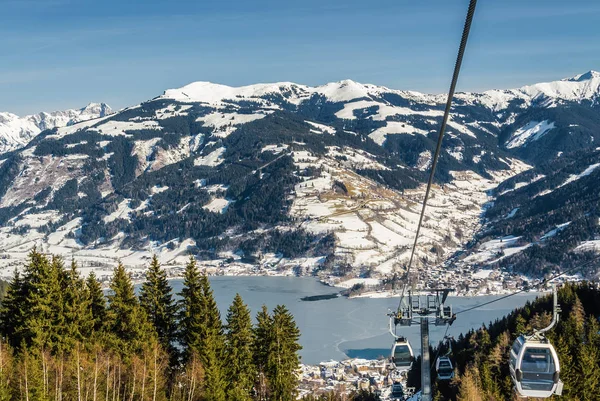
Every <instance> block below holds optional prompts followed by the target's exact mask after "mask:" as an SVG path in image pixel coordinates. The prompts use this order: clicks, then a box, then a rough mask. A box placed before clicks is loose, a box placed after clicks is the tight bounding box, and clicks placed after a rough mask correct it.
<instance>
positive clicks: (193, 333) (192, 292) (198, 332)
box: [178, 256, 205, 362]
mask: <svg viewBox="0 0 600 401" xmlns="http://www.w3.org/2000/svg"><path fill="white" fill-rule="evenodd" d="M179 296H180V298H181V299H180V301H179V304H178V309H179V319H178V320H179V333H178V337H179V342H180V343H181V345H182V348H183V353H184V362H188V361H189V360H190V359H191V357H192V355H194V354H198V353H199V352H200V348H201V346H202V338H201V337H202V326H203V323H204V315H205V311H204V304H203V297H202V287H201V285H200V272H199V271H198V267H197V265H196V260H195V259H194V257H193V256H190V260H189V262H188V264H187V265H186V267H185V272H184V273H183V288H182V290H181V292H180V293H179Z"/></svg>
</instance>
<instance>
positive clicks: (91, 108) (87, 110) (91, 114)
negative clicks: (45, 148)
mask: <svg viewBox="0 0 600 401" xmlns="http://www.w3.org/2000/svg"><path fill="white" fill-rule="evenodd" d="M111 113H112V110H111V108H110V107H109V106H108V105H107V104H105V103H90V104H88V105H87V106H86V107H84V108H82V109H76V110H74V109H69V110H64V111H54V112H51V113H46V112H41V113H38V114H32V115H28V116H24V117H19V116H17V115H15V114H12V113H3V112H0V153H4V152H8V151H11V150H15V149H17V148H20V147H23V146H24V145H26V144H27V143H29V141H31V139H33V137H35V136H36V135H37V134H39V133H40V132H42V131H44V130H47V129H52V128H54V127H64V126H67V125H72V124H74V123H76V122H79V121H84V120H91V119H93V118H98V117H103V116H106V115H109V114H111Z"/></svg>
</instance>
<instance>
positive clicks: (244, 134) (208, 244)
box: [0, 73, 596, 276]
mask: <svg viewBox="0 0 600 401" xmlns="http://www.w3.org/2000/svg"><path fill="white" fill-rule="evenodd" d="M595 79H596V75H595V74H593V73H590V74H587V75H586V74H582V75H581V76H579V77H577V79H574V81H565V82H567V85H571V84H573V85H588V86H589V85H592V86H593V84H594V82H593V81H594V80H595ZM561 82H562V81H561ZM563 86H564V85H559V86H558V87H560V88H562V87H563ZM563 89H564V88H563ZM561 90H562V89H561ZM590 90H591V89H590ZM559 92H560V91H559ZM563 92H564V90H563ZM563 92H560V93H563ZM557 93H558V92H557ZM581 93H585V94H588V92H586V91H582V92H581ZM536 96H538V95H536ZM544 96H546V95H544ZM561 96H562V95H561ZM565 96H566V95H565ZM538 97H539V96H538ZM569 99H571V98H569ZM445 100H446V99H445V95H426V94H420V93H417V92H410V91H399V90H391V89H388V88H385V87H380V86H375V85H368V84H360V83H357V82H354V81H350V80H344V81H340V82H333V83H329V84H326V85H322V86H317V87H310V86H306V85H297V84H294V83H289V82H283V83H273V84H257V85H249V86H244V87H239V88H234V87H230V86H226V85H218V84H213V83H209V82H195V83H192V84H189V85H186V86H184V87H182V88H178V89H169V90H167V91H165V92H164V94H163V95H162V96H159V97H157V98H154V99H152V100H150V101H147V102H143V103H140V104H139V105H136V106H133V107H129V108H126V109H123V110H121V111H119V112H118V113H115V114H110V115H106V114H105V112H103V111H102V110H101V108H100V109H99V108H98V107H89V109H88V110H87V111H86V112H83V111H81V113H80V115H85V116H86V117H95V118H93V119H91V120H86V121H82V122H76V121H77V120H76V118H75V117H72V118H71V120H69V121H68V122H64V121H65V119H66V118H67V117H68V116H62V117H60V116H56V118H55V120H54V122H53V123H54V124H57V125H58V124H62V125H64V126H63V127H61V128H57V129H55V130H53V131H51V132H47V133H45V134H44V136H43V137H39V138H38V140H36V141H35V142H34V143H30V144H29V145H28V146H25V148H23V149H19V150H18V151H17V152H15V153H14V154H10V155H8V156H7V158H6V159H4V160H2V161H0V169H1V171H3V172H5V177H7V178H5V179H3V180H0V221H1V222H2V225H1V226H0V252H4V253H7V254H8V255H10V257H11V258H13V259H7V260H9V261H10V263H12V262H14V261H15V260H16V259H18V258H20V257H21V256H23V255H26V252H27V250H28V249H30V248H31V247H32V246H33V245H35V244H38V245H40V246H41V247H42V248H44V247H45V248H44V249H47V250H50V251H52V252H58V253H61V252H62V253H64V254H73V255H75V256H77V257H81V258H84V259H85V255H94V256H93V258H90V259H85V260H89V261H90V263H105V262H106V263H112V261H114V258H115V257H117V256H115V255H120V256H124V255H137V256H135V257H134V256H131V261H132V262H135V263H137V262H139V260H137V259H135V258H136V257H137V258H142V259H143V258H145V257H147V256H148V255H149V253H150V252H151V251H152V250H153V249H157V248H160V247H164V248H161V249H166V250H165V252H166V253H165V254H166V255H167V254H168V255H169V257H171V256H173V255H175V256H173V259H169V260H170V261H172V260H179V259H181V258H180V257H181V256H185V255H186V254H187V253H188V252H190V253H195V254H197V255H201V256H202V257H203V258H205V259H206V260H211V261H212V262H211V263H215V264H217V265H218V263H221V262H222V261H224V260H231V259H233V260H239V259H241V258H243V259H244V260H251V261H252V263H253V266H255V265H260V266H263V267H267V268H277V269H281V270H286V269H289V268H291V267H294V268H295V267H299V268H302V269H304V270H306V271H309V272H310V271H312V269H315V268H317V267H318V266H321V265H322V264H324V263H325V262H324V259H325V258H326V257H327V256H333V258H334V262H331V261H330V259H327V260H328V262H327V263H333V265H327V267H326V269H329V270H327V271H328V272H331V271H335V269H338V268H340V266H350V268H351V269H352V274H366V273H367V272H374V274H380V275H383V276H385V275H386V274H390V273H391V272H392V271H393V270H394V269H395V268H397V267H398V266H401V265H402V264H403V263H405V262H406V255H407V250H408V248H409V247H410V244H411V241H412V238H413V235H414V230H415V227H416V218H417V216H418V212H419V204H420V202H421V200H422V195H423V191H424V182H425V180H426V177H427V170H428V169H429V168H430V166H431V163H432V154H433V151H434V150H435V144H436V142H435V139H436V133H437V130H438V129H439V124H440V121H441V117H442V113H443V107H444V103H445ZM538 100H539V99H538V98H537V97H536V98H534V97H532V95H530V94H529V93H528V92H525V91H524V90H521V89H514V90H507V91H489V92H486V93H483V94H468V93H462V94H458V95H457V98H456V103H455V106H454V109H453V113H452V116H451V120H450V121H449V125H448V130H447V135H446V138H445V139H444V142H443V150H442V153H441V156H440V159H439V164H438V168H437V174H438V176H437V177H436V183H437V185H439V186H436V187H435V189H434V193H433V197H432V198H431V203H430V207H429V208H428V211H427V213H428V215H427V219H426V221H425V226H424V231H423V232H424V235H423V238H422V244H420V245H419V249H418V255H419V263H424V262H425V261H427V263H430V264H435V265H438V266H440V265H441V263H443V262H444V261H445V259H446V258H447V257H448V256H449V255H450V254H452V253H453V252H454V251H457V250H460V249H461V247H463V246H464V245H465V244H466V243H467V242H469V241H470V240H471V239H472V237H473V235H474V233H476V232H477V231H478V230H479V229H480V223H481V221H480V219H481V216H482V213H483V212H484V209H485V208H486V207H487V206H489V204H488V203H487V202H489V201H490V200H493V199H492V198H490V193H491V192H490V193H488V192H487V191H489V190H490V189H493V187H494V186H496V185H498V184H500V183H501V182H503V181H504V180H506V179H508V178H509V177H512V176H514V175H516V174H519V173H521V172H522V171H524V170H527V169H530V168H531V166H529V165H527V164H525V163H523V162H520V161H519V160H518V159H517V158H515V154H518V155H520V154H519V153H518V152H517V150H519V149H521V148H523V149H529V148H533V147H535V146H533V144H534V143H535V144H536V145H537V144H538V143H542V144H543V142H544V141H548V138H553V137H555V136H556V135H555V131H552V132H551V133H549V132H550V130H551V129H557V130H558V129H560V128H561V127H564V126H569V127H570V125H569V124H573V127H571V128H570V129H572V130H573V131H576V130H577V129H580V127H579V125H584V124H588V125H589V124H590V123H589V121H594V120H593V118H590V119H589V120H583V119H582V121H579V120H577V119H574V120H573V121H569V122H568V124H565V122H564V121H563V120H560V119H556V118H555V117H554V116H553V115H552V114H550V111H548V109H546V107H547V103H546V102H545V101H543V102H538ZM569 101H571V100H569ZM554 106H556V107H557V108H560V107H561V104H560V102H559V103H556V104H554ZM588 106H589V105H588V104H587V103H586V104H585V105H583V106H581V108H584V107H588ZM590 109H591V110H592V111H590V113H594V112H595V111H594V110H593V108H591V107H590ZM532 110H533V112H532ZM559 111H563V109H560V110H559ZM536 113H537V114H536ZM547 114H548V115H549V116H550V117H549V116H548V115H547ZM60 118H62V119H63V120H60ZM82 118H83V117H82ZM6 120H7V121H9V119H8V117H7V118H6ZM13 120H14V118H13V119H11V120H10V121H13ZM43 120H44V121H46V122H47V123H48V124H50V123H49V122H50V119H49V118H44V119H43ZM59 120H60V121H59ZM28 121H29V120H28ZM36 121H37V120H36ZM40 121H41V120H40ZM29 122H30V123H31V124H33V126H35V127H36V128H37V129H39V127H38V125H41V124H42V123H41V122H35V121H33V122H32V121H29ZM7 124H8V123H7ZM36 124H38V125H36ZM65 124H67V125H65ZM592 125H593V124H592ZM592 128H593V127H592ZM511 132H512V133H514V134H513V136H512V137H511V138H510V139H509V140H508V143H509V145H510V146H504V145H503V144H504V142H506V141H505V135H509V134H510V133H511ZM548 133H549V134H548ZM586 134H587V133H586ZM500 142H502V143H500ZM529 144H531V145H529ZM525 145H528V146H525ZM540 147H541V146H540ZM564 151H565V156H564V157H565V158H566V157H568V156H567V154H568V151H569V150H568V149H564ZM595 162H596V161H594V163H595ZM591 164H592V163H591V162H590V163H587V164H586V165H585V166H583V167H582V168H581V169H573V170H570V171H569V172H568V173H569V174H576V173H580V172H582V171H584V170H585V168H586V167H587V166H590V165H591ZM584 172H585V171H584ZM545 175H547V172H542V173H540V172H538V173H536V175H532V176H530V177H529V176H528V177H526V178H523V179H522V180H520V181H518V182H514V183H512V185H510V186H508V185H507V186H506V187H503V188H502V190H500V191H497V192H494V195H495V196H497V197H498V198H502V197H503V196H504V197H508V196H512V195H511V194H513V193H515V192H519V191H520V190H522V189H523V188H524V187H525V186H536V185H538V184H537V183H541V182H542V181H544V180H543V177H545ZM561 178H562V179H561V181H560V182H563V181H564V180H565V179H567V178H568V174H565V175H564V176H562V177H561ZM578 182H581V181H578ZM571 184H573V183H571ZM557 185H558V184H556V185H555V186H553V187H552V188H555V187H556V186H557ZM545 189H546V188H540V190H538V191H536V192H535V193H536V194H537V193H541V191H542V190H545ZM498 198H496V200H497V199H498ZM486 205H487V206H486ZM505 209H506V210H502V213H501V214H500V215H499V217H498V218H499V219H503V221H505V224H509V223H511V222H513V221H521V220H520V219H522V218H523V216H522V214H523V213H525V212H524V210H525V209H526V208H525V207H524V206H523V205H521V204H518V205H510V207H509V206H507V207H506V208H505ZM511 211H512V212H511ZM498 213H500V212H498ZM34 220H35V222H34ZM568 220H569V219H564V220H562V221H560V222H556V224H559V223H562V222H564V221H568ZM57 227H58V229H57ZM547 231H549V229H548V230H545V231H544V232H547ZM307 233H309V234H310V235H314V237H311V236H310V235H308V234H307ZM507 233H510V232H509V231H507ZM542 234H543V233H542ZM519 235H520V234H519ZM540 235H541V234H540ZM515 236H518V235H516V234H515ZM523 238H524V237H523ZM324 239H327V241H326V245H322V243H321V241H322V240H324ZM530 243H531V242H530ZM290 244H292V245H290ZM526 245H527V243H522V244H521V243H520V244H518V246H519V247H520V246H526ZM126 249H127V250H129V251H128V252H129V253H125V250H126ZM324 249H325V250H324ZM526 249H527V248H523V249H522V250H521V251H524V252H523V253H525V250H526ZM313 251H314V252H313ZM488 251H490V255H492V253H493V252H494V251H495V248H494V249H492V248H490V249H488ZM521 251H520V252H521ZM324 252H325V253H324ZM327 252H329V253H327ZM241 255H243V256H241ZM492 256H493V255H492ZM0 259H1V258H0ZM140 260H141V259H140ZM101 261H104V262H101ZM228 263H229V262H228ZM0 265H2V263H0ZM6 271H7V272H8V273H10V270H6ZM1 274H3V273H2V272H0V275H1Z"/></svg>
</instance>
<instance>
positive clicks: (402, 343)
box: [391, 338, 415, 370]
mask: <svg viewBox="0 0 600 401" xmlns="http://www.w3.org/2000/svg"><path fill="white" fill-rule="evenodd" d="M391 358H392V363H393V364H394V366H395V367H396V369H406V370H410V368H411V367H412V364H413V361H414V359H415V358H414V354H413V350H412V347H411V346H410V343H409V342H408V340H407V339H405V338H396V341H394V345H393V346H392V356H391Z"/></svg>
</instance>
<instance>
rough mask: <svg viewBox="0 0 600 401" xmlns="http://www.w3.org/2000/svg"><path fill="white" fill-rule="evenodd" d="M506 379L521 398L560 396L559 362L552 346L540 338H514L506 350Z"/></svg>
mask: <svg viewBox="0 0 600 401" xmlns="http://www.w3.org/2000/svg"><path fill="white" fill-rule="evenodd" d="M510 376H511V379H512V381H513V383H514V385H515V389H516V391H517V393H518V394H519V395H520V396H522V397H538V398H547V397H550V396H552V395H553V394H557V395H560V393H561V392H562V385H563V383H562V382H561V381H560V377H559V376H560V363H559V360H558V355H557V354H556V351H555V350H554V347H553V346H552V344H550V342H549V341H548V340H547V339H546V338H544V337H533V338H532V337H529V338H527V337H525V336H520V337H519V338H517V339H516V340H515V342H514V344H513V346H512V348H511V351H510Z"/></svg>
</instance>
